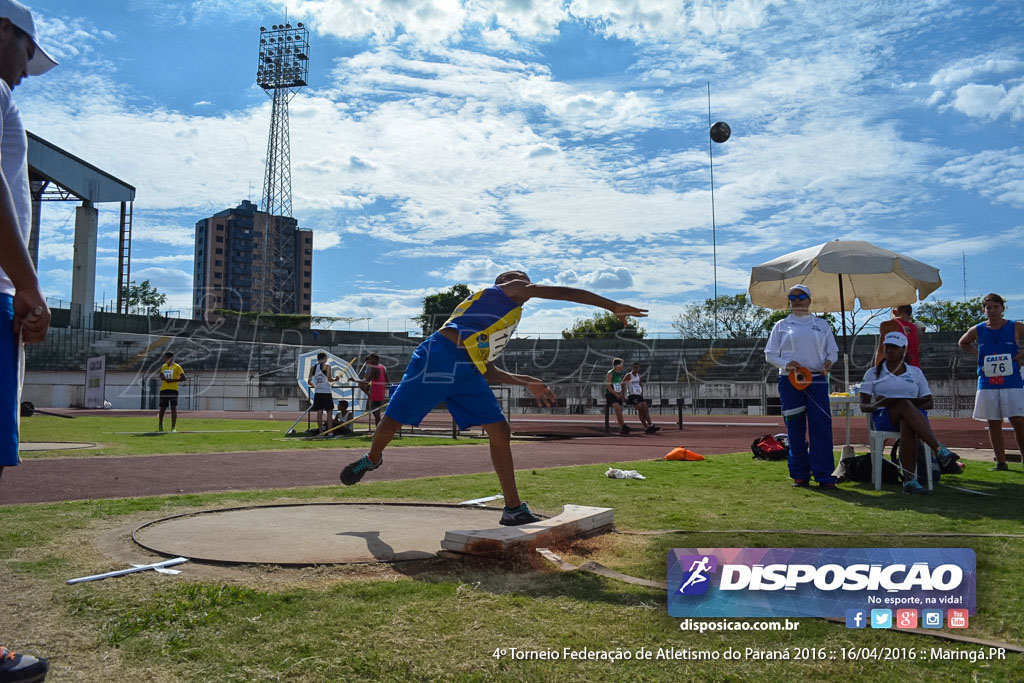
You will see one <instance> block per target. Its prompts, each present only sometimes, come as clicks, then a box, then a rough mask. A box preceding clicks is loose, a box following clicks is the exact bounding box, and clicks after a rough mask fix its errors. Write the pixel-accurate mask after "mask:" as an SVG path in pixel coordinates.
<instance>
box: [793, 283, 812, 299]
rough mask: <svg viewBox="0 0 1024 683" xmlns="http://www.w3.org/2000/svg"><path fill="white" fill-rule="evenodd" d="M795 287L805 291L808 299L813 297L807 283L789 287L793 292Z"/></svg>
mask: <svg viewBox="0 0 1024 683" xmlns="http://www.w3.org/2000/svg"><path fill="white" fill-rule="evenodd" d="M794 289H796V290H799V291H801V292H803V293H804V294H806V295H807V298H808V299H810V298H811V288H810V287H808V286H807V285H793V286H792V287H790V288H789V291H791V292H792V291H793V290H794Z"/></svg>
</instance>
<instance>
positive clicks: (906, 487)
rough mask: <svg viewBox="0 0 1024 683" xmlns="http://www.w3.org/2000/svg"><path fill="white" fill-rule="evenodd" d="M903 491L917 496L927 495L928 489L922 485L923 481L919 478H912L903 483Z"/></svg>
mask: <svg viewBox="0 0 1024 683" xmlns="http://www.w3.org/2000/svg"><path fill="white" fill-rule="evenodd" d="M903 493H909V494H911V495H917V496H921V495H924V496H927V495H928V489H926V488H925V487H923V486H921V482H919V481H918V480H917V479H911V480H910V481H908V482H907V483H905V484H903Z"/></svg>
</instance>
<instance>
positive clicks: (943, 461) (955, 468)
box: [935, 453, 964, 474]
mask: <svg viewBox="0 0 1024 683" xmlns="http://www.w3.org/2000/svg"><path fill="white" fill-rule="evenodd" d="M935 459H936V460H938V462H939V471H940V472H942V473H943V474H963V471H964V464H963V463H962V462H960V456H959V455H957V454H956V453H950V454H949V455H939V454H938V453H936V454H935Z"/></svg>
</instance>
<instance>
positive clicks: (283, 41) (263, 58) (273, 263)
mask: <svg viewBox="0 0 1024 683" xmlns="http://www.w3.org/2000/svg"><path fill="white" fill-rule="evenodd" d="M308 76H309V31H308V30H307V29H306V27H305V26H303V25H302V24H301V23H298V24H296V26H292V25H291V24H289V23H287V22H286V23H284V24H274V25H273V26H271V27H270V30H267V28H266V27H264V26H260V56H259V64H258V65H257V67H256V84H257V85H259V86H260V87H261V88H263V90H264V91H265V92H266V93H267V95H269V96H270V97H271V99H272V100H273V107H272V108H271V113H270V136H269V138H268V140H267V168H266V173H265V175H264V178H263V206H262V207H261V208H262V210H263V212H262V213H263V216H261V217H260V219H259V221H258V222H259V223H262V221H264V220H265V221H266V225H254V227H255V228H256V231H257V232H262V233H263V254H262V258H263V261H262V263H263V268H260V269H258V271H259V272H258V274H257V273H256V272H254V275H256V278H255V279H256V282H255V284H256V287H257V288H258V289H259V292H260V296H259V300H260V310H261V311H262V312H266V313H282V312H295V311H293V310H291V309H292V308H293V307H294V306H295V304H296V301H295V286H294V279H295V258H294V255H295V228H296V222H295V219H294V218H293V217H292V162H291V140H290V131H289V126H288V102H290V101H291V99H292V98H293V97H295V95H296V93H298V91H299V89H300V88H303V87H305V86H306V79H307V78H308ZM255 270H257V269H255V268H254V271H255Z"/></svg>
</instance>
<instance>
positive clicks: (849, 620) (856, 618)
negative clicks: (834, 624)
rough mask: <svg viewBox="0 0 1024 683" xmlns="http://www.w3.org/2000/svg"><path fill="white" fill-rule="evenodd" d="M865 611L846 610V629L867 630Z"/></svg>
mask: <svg viewBox="0 0 1024 683" xmlns="http://www.w3.org/2000/svg"><path fill="white" fill-rule="evenodd" d="M867 625H868V616H867V611H866V610H862V609H848V610H846V628H867Z"/></svg>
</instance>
